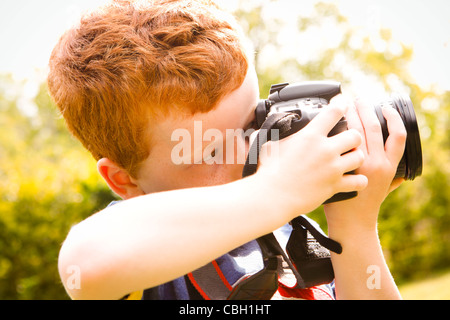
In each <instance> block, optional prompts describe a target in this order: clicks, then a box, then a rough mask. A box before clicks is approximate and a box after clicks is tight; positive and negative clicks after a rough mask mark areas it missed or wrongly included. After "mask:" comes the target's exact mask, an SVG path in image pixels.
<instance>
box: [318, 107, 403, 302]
mask: <svg viewBox="0 0 450 320" xmlns="http://www.w3.org/2000/svg"><path fill="white" fill-rule="evenodd" d="M383 114H384V116H385V118H386V120H387V124H388V129H389V138H388V140H387V141H386V145H385V146H384V145H383V140H382V135H381V129H380V125H379V122H378V119H377V117H376V116H375V112H373V108H372V107H371V106H370V105H368V104H367V103H365V102H363V101H356V110H355V109H353V110H350V111H349V112H348V114H347V120H348V121H349V126H350V127H353V128H356V129H357V130H359V131H360V132H361V133H362V134H363V135H364V136H365V139H363V144H362V145H361V147H360V148H361V149H362V150H363V152H364V153H365V161H364V164H363V165H362V166H361V167H360V168H359V169H358V170H357V172H358V173H362V174H364V175H366V176H367V178H368V180H369V184H368V187H367V188H366V189H365V190H363V191H362V192H360V193H359V195H358V197H356V198H354V199H350V200H347V201H342V202H337V203H332V204H329V205H326V206H325V214H326V217H327V222H328V230H329V236H330V237H331V238H332V239H334V240H336V241H338V242H340V243H341V244H342V247H343V252H342V254H334V253H332V257H331V258H332V263H333V268H334V271H335V277H336V280H335V281H336V282H335V283H336V295H337V298H339V299H399V298H401V297H400V294H399V291H398V289H397V287H396V285H395V282H394V281H393V279H392V276H391V274H390V272H389V268H388V266H387V265H386V262H385V259H384V256H383V252H382V250H381V245H380V242H379V239H378V233H377V218H378V213H379V209H380V206H381V203H382V202H383V200H384V199H385V197H386V196H387V195H388V193H389V192H390V191H391V190H393V189H394V188H396V187H398V186H399V185H400V183H401V182H402V179H396V180H395V181H393V177H394V175H395V172H396V168H397V165H398V163H399V161H400V159H401V157H402V154H403V150H404V147H405V141H406V130H405V127H404V125H403V123H402V120H401V118H400V116H399V115H398V113H397V112H396V111H394V110H392V109H384V110H383Z"/></svg>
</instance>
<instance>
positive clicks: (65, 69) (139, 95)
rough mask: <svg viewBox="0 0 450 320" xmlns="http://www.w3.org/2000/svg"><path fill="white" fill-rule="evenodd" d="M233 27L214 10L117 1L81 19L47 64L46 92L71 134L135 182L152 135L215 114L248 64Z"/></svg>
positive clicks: (163, 1)
mask: <svg viewBox="0 0 450 320" xmlns="http://www.w3.org/2000/svg"><path fill="white" fill-rule="evenodd" d="M241 41H242V39H241V38H240V34H239V32H238V28H237V27H236V26H235V22H234V20H233V19H232V18H231V17H230V16H229V15H227V14H225V13H224V12H222V11H220V10H219V9H218V8H217V7H216V5H215V4H214V3H213V1H208V0H197V1H192V0H190V1H188V0H179V1H173V0H172V1H171V0H148V1H115V2H113V3H111V4H110V5H107V6H105V7H103V8H101V9H99V10H96V11H95V12H92V13H90V14H89V15H86V16H85V17H83V18H82V19H81V21H80V23H79V25H77V26H76V27H74V28H72V29H70V30H69V31H67V32H66V33H65V34H64V35H63V36H62V37H61V39H60V41H59V43H58V44H57V45H56V47H55V49H54V50H53V52H52V55H51V58H50V72H49V76H48V86H49V90H50V93H51V95H52V97H53V98H54V100H55V102H56V104H57V105H58V107H59V109H60V111H61V113H62V115H63V117H64V118H65V120H66V123H67V125H68V127H69V129H70V131H71V132H72V133H73V134H74V136H76V137H77V138H78V139H79V140H80V141H81V142H82V143H83V145H84V146H85V147H86V148H87V149H88V150H89V151H90V152H91V153H92V155H93V156H94V158H96V159H97V160H99V159H102V158H107V159H109V160H110V161H112V162H113V163H115V164H117V166H119V167H120V168H123V169H125V170H126V171H127V172H128V173H129V175H130V176H131V177H136V176H137V173H138V171H139V169H140V166H141V164H142V162H143V161H144V160H145V159H147V158H148V156H149V154H150V153H151V152H152V145H153V144H154V142H155V141H154V139H156V138H155V132H154V131H155V129H154V125H156V124H157V123H158V122H160V121H161V120H162V119H164V118H166V117H167V116H170V115H174V114H184V115H193V114H198V113H206V112H209V111H211V110H213V109H215V108H216V107H217V105H218V103H219V100H220V99H221V98H223V97H224V96H226V95H227V94H229V93H231V92H232V91H234V90H236V89H237V88H239V87H240V86H241V84H242V83H243V81H244V78H245V76H246V74H247V68H248V61H247V57H246V54H245V52H244V48H243V45H242V42H241Z"/></svg>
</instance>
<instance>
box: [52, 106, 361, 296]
mask: <svg viewBox="0 0 450 320" xmlns="http://www.w3.org/2000/svg"><path fill="white" fill-rule="evenodd" d="M344 113H345V106H343V105H342V104H341V105H336V106H335V107H334V108H327V109H326V110H324V111H322V112H321V113H320V114H319V115H318V116H316V117H315V118H314V119H313V121H311V122H310V124H309V125H308V126H307V127H305V128H304V129H303V130H301V131H299V132H298V133H296V134H295V135H292V136H290V137H288V138H286V139H283V140H282V141H280V142H279V148H278V151H279V156H278V157H277V158H276V157H273V156H271V157H266V156H265V155H264V154H265V153H264V152H262V153H261V159H260V160H261V165H260V167H259V169H258V171H257V173H255V174H254V175H252V176H250V177H247V178H245V179H241V180H239V181H235V182H232V183H229V184H225V185H219V186H214V187H204V188H192V189H182V190H176V191H168V192H160V193H154V194H149V195H144V196H140V197H136V198H133V199H129V200H126V201H123V202H121V203H119V204H116V205H114V206H110V207H108V208H106V209H104V210H103V211H101V212H99V213H97V214H95V215H93V216H91V217H90V218H88V219H86V220H85V221H83V222H81V223H80V224H78V225H77V226H75V227H74V228H73V229H72V230H71V232H70V233H69V235H68V237H67V239H66V241H65V242H64V244H63V247H62V248H61V252H60V256H59V272H60V275H61V278H62V281H63V284H64V285H65V286H66V289H67V291H68V292H69V295H70V296H71V297H72V298H87V299H94V298H95V299H96V298H100V299H106V298H111V299H117V298H121V297H122V296H124V295H126V294H128V293H130V292H133V291H136V290H141V289H143V288H149V287H153V286H157V285H160V284H162V283H165V282H168V281H171V280H173V279H175V278H177V277H180V276H182V275H184V274H186V273H189V272H191V271H193V270H195V269H197V268H199V267H201V266H203V265H205V264H206V263H208V262H210V261H212V260H213V259H215V258H217V257H219V256H220V255H223V254H225V253H226V252H228V251H230V250H232V249H234V248H236V247H238V246H240V245H242V244H244V243H246V242H248V241H250V240H253V239H255V238H258V237H260V236H262V235H264V234H267V233H269V232H272V231H273V230H275V229H277V228H279V227H280V226H282V225H284V224H285V223H287V222H288V221H290V220H292V219H293V218H294V217H295V216H297V215H299V214H302V213H307V212H309V211H311V210H313V209H314V208H316V207H318V206H319V205H320V204H321V203H323V202H324V201H325V200H326V199H328V198H329V197H331V196H332V195H333V194H335V193H337V192H348V191H353V190H356V191H360V190H362V189H363V188H364V187H365V186H366V185H367V179H366V177H364V176H362V175H345V172H348V171H351V170H354V169H356V168H358V167H359V166H360V165H361V163H362V160H363V158H362V153H361V152H360V151H352V152H349V153H346V154H345V155H344V156H341V155H342V154H343V153H344V152H345V151H348V150H352V149H354V148H356V147H357V146H358V145H359V144H360V143H361V135H360V134H359V133H358V132H357V131H356V130H348V131H345V132H343V133H340V134H338V135H336V136H333V137H327V134H328V132H329V131H330V130H331V128H333V127H334V125H335V124H336V123H337V122H338V121H339V120H340V119H341V117H342V116H343V114H344ZM271 145H272V142H269V143H267V144H265V145H264V146H263V149H265V148H270V146H271ZM311 150H314V151H311ZM318 168H319V170H318ZM73 266H75V267H76V270H79V271H80V273H79V276H80V280H81V281H80V286H79V287H76V286H75V288H73V286H70V285H69V284H70V283H69V282H70V281H71V280H72V278H71V277H72V273H71V272H70V271H72V270H74V269H73Z"/></svg>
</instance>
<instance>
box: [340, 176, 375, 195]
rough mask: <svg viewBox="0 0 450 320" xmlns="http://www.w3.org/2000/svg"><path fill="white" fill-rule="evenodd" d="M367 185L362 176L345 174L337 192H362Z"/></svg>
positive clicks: (365, 179)
mask: <svg viewBox="0 0 450 320" xmlns="http://www.w3.org/2000/svg"><path fill="white" fill-rule="evenodd" d="M368 184H369V180H368V179H367V177H366V176H365V175H362V174H345V175H343V176H342V179H341V182H340V184H339V190H338V192H352V191H362V190H364V189H365V188H366V187H367V185H368Z"/></svg>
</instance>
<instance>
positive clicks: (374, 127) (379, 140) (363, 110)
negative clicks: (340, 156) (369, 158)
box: [355, 99, 384, 154]
mask: <svg viewBox="0 0 450 320" xmlns="http://www.w3.org/2000/svg"><path fill="white" fill-rule="evenodd" d="M355 106H356V109H357V111H358V115H359V118H360V119H361V123H362V125H363V128H364V136H365V140H366V148H367V153H368V154H371V153H375V154H382V152H384V143H383V135H382V133H381V125H380V121H379V120H378V117H377V115H376V113H375V111H374V108H373V106H372V105H370V104H369V103H368V102H367V101H364V100H362V99H357V100H356V101H355Z"/></svg>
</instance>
